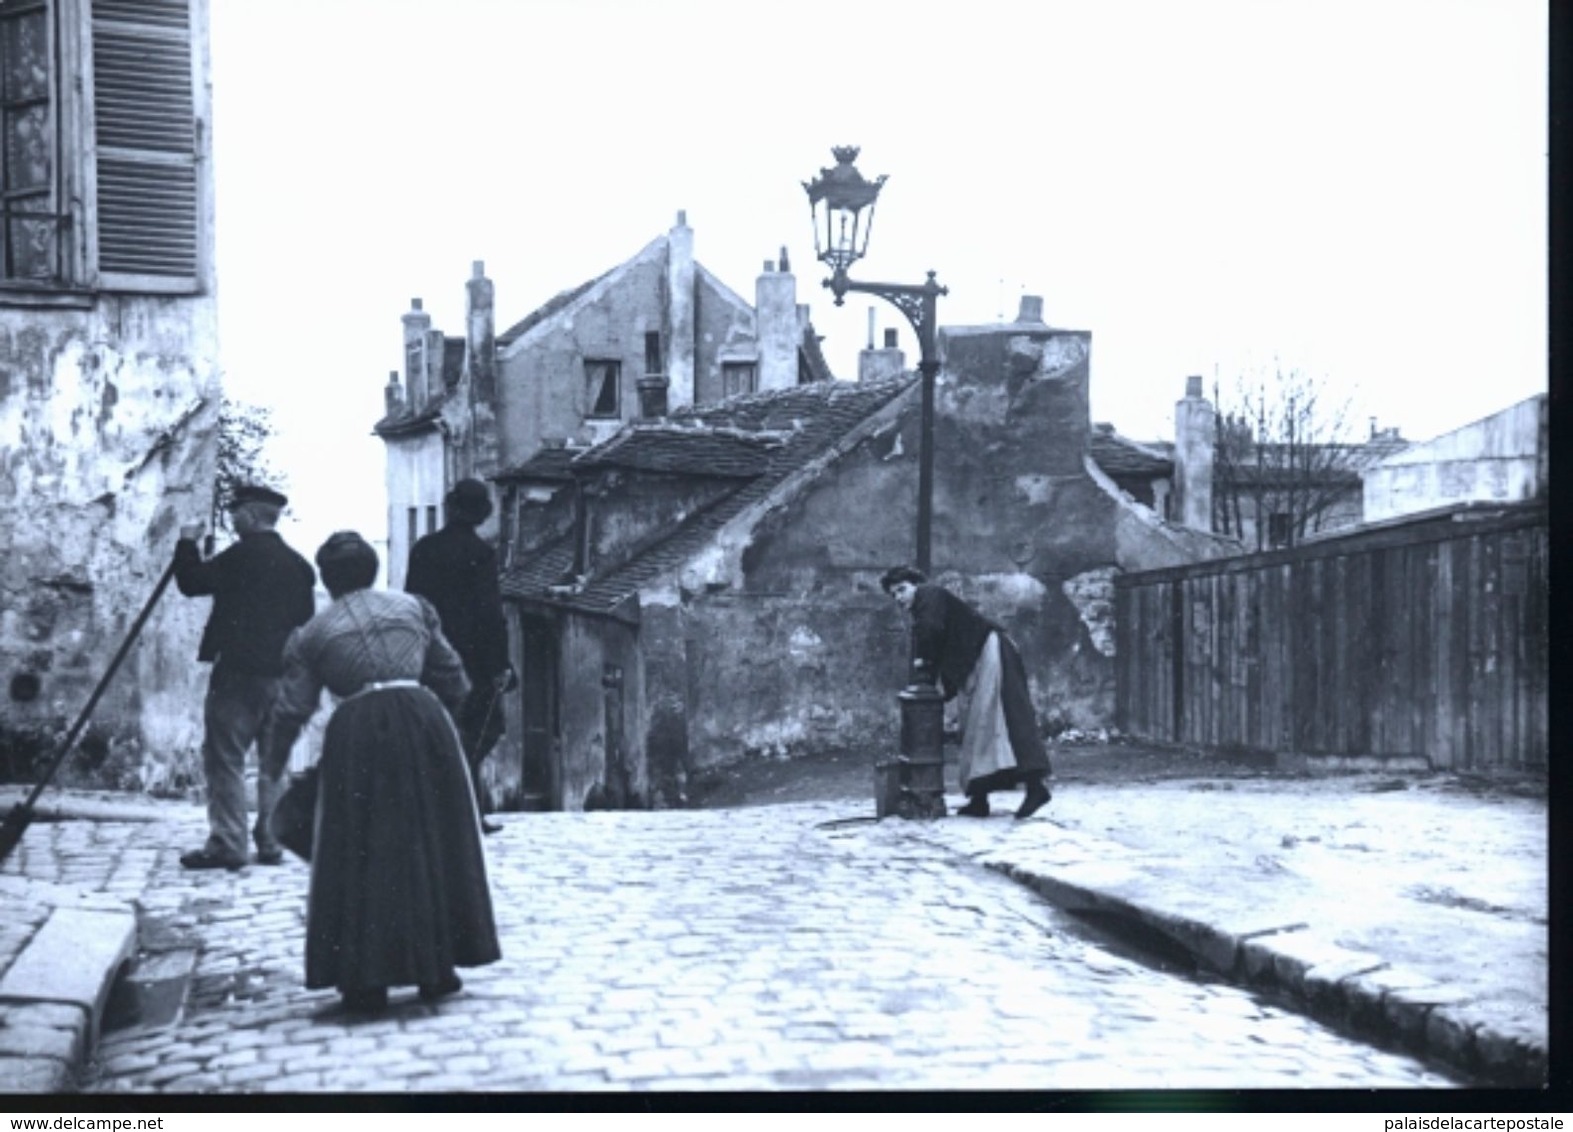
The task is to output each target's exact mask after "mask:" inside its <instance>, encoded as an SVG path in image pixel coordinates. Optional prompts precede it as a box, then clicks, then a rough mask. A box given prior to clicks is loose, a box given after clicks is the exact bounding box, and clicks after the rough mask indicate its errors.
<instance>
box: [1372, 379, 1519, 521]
mask: <svg viewBox="0 0 1573 1132" xmlns="http://www.w3.org/2000/svg"><path fill="white" fill-rule="evenodd" d="M1548 409H1549V399H1548V398H1547V396H1546V395H1545V394H1544V393H1541V394H1537V395H1536V396H1534V397H1530V398H1528V399H1527V400H1524V401H1520V402H1519V403H1518V404H1516V405H1513V406H1511V407H1509V408H1506V409H1503V410H1502V411H1501V412H1499V413H1493V414H1492V415H1490V416H1489V417H1485V418H1482V419H1481V420H1478V421H1474V422H1472V423H1470V424H1467V425H1464V426H1463V427H1462V428H1457V429H1454V430H1453V431H1452V432H1449V433H1445V434H1443V435H1442V436H1438V437H1436V438H1435V439H1433V440H1428V441H1425V442H1424V443H1420V444H1415V445H1413V446H1411V447H1409V448H1406V449H1404V450H1403V451H1401V452H1395V453H1393V454H1392V455H1390V456H1387V457H1386V458H1385V459H1382V460H1379V461H1377V462H1376V463H1374V464H1372V465H1371V466H1370V467H1369V468H1366V469H1365V471H1364V473H1363V475H1362V476H1361V492H1362V499H1363V503H1364V508H1365V518H1366V520H1367V521H1368V522H1373V521H1377V520H1383V519H1392V518H1396V517H1398V516H1400V515H1411V514H1416V513H1418V512H1422V511H1429V510H1432V509H1434V508H1437V507H1445V506H1448V505H1450V504H1454V503H1517V502H1521V501H1524V500H1530V499H1540V498H1544V497H1545V496H1546V494H1547V490H1548V481H1549V467H1548V463H1549V458H1550V452H1549V448H1550V443H1549V436H1550V427H1549V420H1548Z"/></svg>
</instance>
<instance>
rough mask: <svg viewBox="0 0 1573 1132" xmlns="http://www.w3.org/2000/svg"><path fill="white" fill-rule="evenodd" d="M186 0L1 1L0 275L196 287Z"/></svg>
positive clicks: (5, 281) (194, 118)
mask: <svg viewBox="0 0 1573 1132" xmlns="http://www.w3.org/2000/svg"><path fill="white" fill-rule="evenodd" d="M190 5H191V0H0V288H3V289H5V291H7V292H10V293H17V292H26V291H34V292H48V291H55V292H60V291H76V292H82V291H85V290H88V289H91V288H93V287H99V288H103V289H106V290H118V291H139V292H160V293H181V292H194V291H196V290H198V289H199V287H200V276H201V271H202V265H201V263H200V262H199V260H200V259H201V253H200V247H199V243H200V241H199V233H200V232H201V220H200V217H201V202H200V192H199V181H198V169H199V162H200V161H201V160H202V157H203V151H204V149H205V145H206V139H205V137H204V136H203V132H202V124H203V123H202V118H203V117H205V115H206V107H205V106H204V105H200V104H199V102H198V92H200V91H202V90H203V89H204V86H205V83H203V82H202V81H199V78H198V72H197V70H196V68H195V66H194V62H195V59H196V52H195V51H194V50H193V21H192V18H191V8H190ZM85 56H87V57H90V59H91V68H90V69H89V67H88V66H87V63H88V58H85ZM89 120H90V121H91V139H90V138H89V137H88V136H85V135H86V131H85V130H84V129H83V128H82V126H83V124H84V123H85V122H87V121H89ZM89 140H91V142H92V150H91V152H90V150H89Z"/></svg>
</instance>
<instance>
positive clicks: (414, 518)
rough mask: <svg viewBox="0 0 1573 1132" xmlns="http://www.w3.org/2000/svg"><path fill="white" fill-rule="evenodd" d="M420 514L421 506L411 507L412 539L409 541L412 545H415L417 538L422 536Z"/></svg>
mask: <svg viewBox="0 0 1573 1132" xmlns="http://www.w3.org/2000/svg"><path fill="white" fill-rule="evenodd" d="M420 515H421V509H420V508H419V507H411V508H410V539H409V542H410V545H411V546H414V545H415V540H416V539H418V538H419V537H420V534H421V528H420Z"/></svg>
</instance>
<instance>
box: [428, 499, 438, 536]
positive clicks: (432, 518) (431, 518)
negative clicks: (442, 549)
mask: <svg viewBox="0 0 1573 1132" xmlns="http://www.w3.org/2000/svg"><path fill="white" fill-rule="evenodd" d="M436 529H437V508H436V507H434V506H431V505H430V504H428V505H427V507H426V533H427V534H431V533H432V532H433V531H435V530H436Z"/></svg>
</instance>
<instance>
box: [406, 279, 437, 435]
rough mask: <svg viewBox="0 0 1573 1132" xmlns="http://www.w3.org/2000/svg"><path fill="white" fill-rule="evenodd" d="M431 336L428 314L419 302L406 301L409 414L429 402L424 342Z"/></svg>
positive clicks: (427, 352)
mask: <svg viewBox="0 0 1573 1132" xmlns="http://www.w3.org/2000/svg"><path fill="white" fill-rule="evenodd" d="M430 336H431V315H429V314H427V313H426V311H425V310H424V309H423V308H422V306H421V301H420V300H419V299H411V300H410V309H409V311H408V312H407V313H406V314H405V315H404V394H405V399H406V401H407V403H408V404H409V407H410V411H411V412H415V413H418V412H420V411H421V410H422V409H424V408H425V407H426V403H427V402H428V401H429V400H431V397H432V393H433V392H434V390H433V389H432V387H431V378H430V375H431V362H430V356H429V351H428V350H427V339H428V338H429V337H430Z"/></svg>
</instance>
